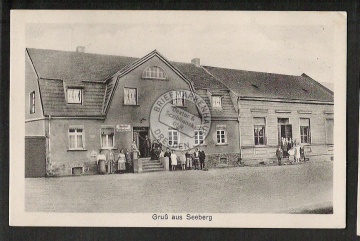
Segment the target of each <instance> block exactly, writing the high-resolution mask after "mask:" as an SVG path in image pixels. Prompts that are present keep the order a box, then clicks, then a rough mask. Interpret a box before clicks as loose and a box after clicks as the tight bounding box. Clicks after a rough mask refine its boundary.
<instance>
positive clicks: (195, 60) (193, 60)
mask: <svg viewBox="0 0 360 241" xmlns="http://www.w3.org/2000/svg"><path fill="white" fill-rule="evenodd" d="M191 63H192V64H193V65H195V66H196V67H200V59H199V58H194V59H192V60H191Z"/></svg>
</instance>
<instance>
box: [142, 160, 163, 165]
mask: <svg viewBox="0 0 360 241" xmlns="http://www.w3.org/2000/svg"><path fill="white" fill-rule="evenodd" d="M142 163H143V165H144V164H161V162H159V161H143V162H142Z"/></svg>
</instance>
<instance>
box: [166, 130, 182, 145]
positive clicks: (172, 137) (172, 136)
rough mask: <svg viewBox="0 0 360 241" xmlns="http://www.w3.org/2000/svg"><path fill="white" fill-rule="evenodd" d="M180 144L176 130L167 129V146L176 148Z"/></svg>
mask: <svg viewBox="0 0 360 241" xmlns="http://www.w3.org/2000/svg"><path fill="white" fill-rule="evenodd" d="M179 143H180V134H179V132H178V131H177V130H174V129H169V143H168V144H169V146H178V145H179Z"/></svg>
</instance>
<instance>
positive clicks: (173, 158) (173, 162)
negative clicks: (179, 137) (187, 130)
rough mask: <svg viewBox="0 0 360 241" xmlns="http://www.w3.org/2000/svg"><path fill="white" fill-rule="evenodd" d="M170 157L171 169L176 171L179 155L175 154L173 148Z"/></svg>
mask: <svg viewBox="0 0 360 241" xmlns="http://www.w3.org/2000/svg"><path fill="white" fill-rule="evenodd" d="M170 159H171V170H173V171H175V167H176V165H177V155H176V154H175V151H174V150H172V153H171V156H170Z"/></svg>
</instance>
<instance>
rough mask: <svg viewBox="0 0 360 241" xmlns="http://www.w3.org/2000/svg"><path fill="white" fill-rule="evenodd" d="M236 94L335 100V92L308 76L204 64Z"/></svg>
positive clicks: (288, 98) (291, 98) (275, 97)
mask: <svg viewBox="0 0 360 241" xmlns="http://www.w3.org/2000/svg"><path fill="white" fill-rule="evenodd" d="M204 68H205V69H207V70H208V71H209V72H210V73H211V74H212V75H213V76H214V77H216V78H217V79H218V80H220V81H221V82H222V83H224V84H225V85H226V86H227V87H228V88H229V89H231V90H232V91H234V92H235V93H236V94H237V95H239V96H243V97H262V98H272V99H287V100H317V101H327V102H333V101H334V93H333V92H332V91H330V90H329V89H327V88H325V87H324V86H322V85H321V84H319V83H318V82H316V81H315V80H313V79H312V78H310V77H309V76H307V75H305V74H303V75H301V76H292V75H282V74H272V73H263V72H253V71H244V70H236V69H226V68H217V67H210V66H204Z"/></svg>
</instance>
